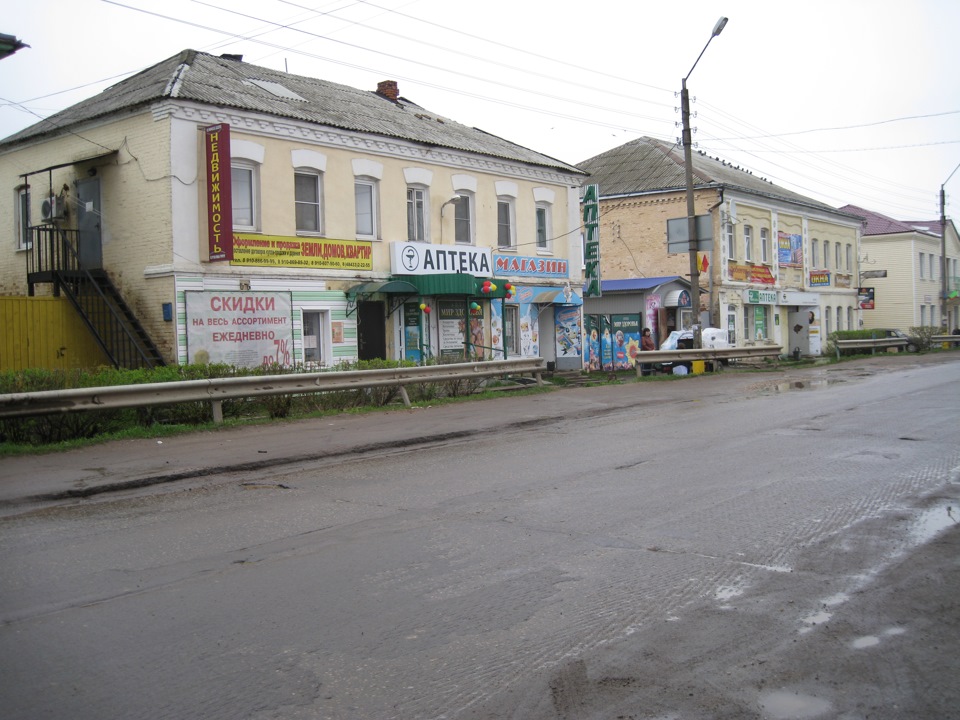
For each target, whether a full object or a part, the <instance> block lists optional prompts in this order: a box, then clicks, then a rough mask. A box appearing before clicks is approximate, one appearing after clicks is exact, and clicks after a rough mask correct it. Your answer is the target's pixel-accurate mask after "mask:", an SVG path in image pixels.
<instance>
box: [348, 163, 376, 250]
mask: <svg viewBox="0 0 960 720" xmlns="http://www.w3.org/2000/svg"><path fill="white" fill-rule="evenodd" d="M353 201H354V208H355V214H356V220H357V237H360V238H367V239H371V240H372V239H375V238H376V237H377V181H376V180H372V179H369V178H355V179H354V181H353Z"/></svg>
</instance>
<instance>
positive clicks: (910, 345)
mask: <svg viewBox="0 0 960 720" xmlns="http://www.w3.org/2000/svg"><path fill="white" fill-rule="evenodd" d="M872 332H876V333H877V336H878V337H888V338H903V339H905V340H906V341H907V352H912V353H913V352H917V351H918V350H919V349H920V341H919V340H918V339H917V338H915V337H911V336H910V335H907V334H906V333H905V332H904V331H903V330H891V329H883V328H881V329H878V330H873V331H872ZM880 333H883V334H882V335H881V334H880Z"/></svg>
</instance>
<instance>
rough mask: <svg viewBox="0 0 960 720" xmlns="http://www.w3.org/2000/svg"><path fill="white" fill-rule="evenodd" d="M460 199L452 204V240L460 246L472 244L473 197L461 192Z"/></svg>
mask: <svg viewBox="0 0 960 720" xmlns="http://www.w3.org/2000/svg"><path fill="white" fill-rule="evenodd" d="M458 192H459V193H460V199H459V200H458V201H457V202H455V203H454V204H453V207H454V216H453V229H454V233H453V235H454V240H456V242H457V243H460V244H462V245H472V244H473V197H472V196H471V195H468V194H467V193H465V192H463V191H458Z"/></svg>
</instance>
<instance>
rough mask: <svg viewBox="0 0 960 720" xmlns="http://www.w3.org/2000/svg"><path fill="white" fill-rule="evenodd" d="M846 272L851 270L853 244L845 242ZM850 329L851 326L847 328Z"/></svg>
mask: <svg viewBox="0 0 960 720" xmlns="http://www.w3.org/2000/svg"><path fill="white" fill-rule="evenodd" d="M847 272H853V245H851V244H850V243H847ZM848 329H850V330H852V329H853V328H848Z"/></svg>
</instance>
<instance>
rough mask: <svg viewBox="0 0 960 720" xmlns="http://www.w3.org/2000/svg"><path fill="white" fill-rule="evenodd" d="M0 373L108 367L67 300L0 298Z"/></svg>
mask: <svg viewBox="0 0 960 720" xmlns="http://www.w3.org/2000/svg"><path fill="white" fill-rule="evenodd" d="M0 327H2V328H3V332H2V333H0V371H9V370H27V369H30V368H40V369H45V370H70V369H75V368H94V367H97V366H100V365H109V364H110V362H109V360H108V359H107V357H106V356H105V355H104V354H103V350H101V349H100V346H99V345H97V344H96V342H95V341H94V339H93V338H92V337H91V335H90V333H89V332H87V329H86V327H85V326H84V325H83V323H82V321H81V320H80V317H79V316H78V315H77V312H76V310H74V309H73V306H72V305H71V304H70V302H69V301H68V300H67V299H66V298H55V297H33V298H31V297H0Z"/></svg>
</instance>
